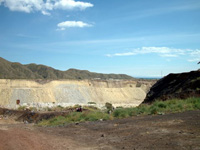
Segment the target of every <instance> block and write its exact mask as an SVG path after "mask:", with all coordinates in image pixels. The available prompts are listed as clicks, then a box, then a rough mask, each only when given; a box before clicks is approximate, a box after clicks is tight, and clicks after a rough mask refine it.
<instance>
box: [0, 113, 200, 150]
mask: <svg viewBox="0 0 200 150" xmlns="http://www.w3.org/2000/svg"><path fill="white" fill-rule="evenodd" d="M0 139H1V140H0V150H36V149H37V150H52V149H53V150H54V149H55V150H76V149H81V150H115V149H116V150H118V149H129V150H134V149H135V150H144V149H151V150H152V149H157V150H160V149H162V150H163V149H169V150H171V149H173V150H180V149H186V150H188V149H192V150H200V111H188V112H184V113H177V114H167V115H156V116H138V117H133V118H126V119H117V120H112V121H97V122H85V123H79V124H78V123H77V124H69V125H67V126H64V127H38V126H36V125H34V124H24V123H22V122H16V121H15V120H13V119H12V118H3V117H1V119H0Z"/></svg>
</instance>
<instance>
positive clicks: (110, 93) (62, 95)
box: [0, 79, 155, 109]
mask: <svg viewBox="0 0 200 150" xmlns="http://www.w3.org/2000/svg"><path fill="white" fill-rule="evenodd" d="M154 83H155V81H152V80H114V79H113V80H112V79H110V80H98V79H94V80H22V79H20V80H19V79H0V95H1V97H0V106H1V107H5V108H11V109H17V108H18V107H20V106H27V107H36V108H45V107H55V106H62V107H67V106H74V105H76V104H79V105H88V104H90V103H93V104H95V106H97V107H103V106H104V105H105V103H106V102H109V103H112V104H113V106H115V107H117V106H123V107H129V106H133V107H134V106H138V105H139V104H140V103H142V101H143V100H144V98H145V97H146V94H147V92H148V91H149V89H150V87H151V86H152V85H153V84H154Z"/></svg>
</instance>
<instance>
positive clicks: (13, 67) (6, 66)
mask: <svg viewBox="0 0 200 150" xmlns="http://www.w3.org/2000/svg"><path fill="white" fill-rule="evenodd" d="M95 78H96V79H97V78H98V79H127V80H133V79H134V78H133V77H131V76H128V75H125V74H101V73H93V72H89V71H87V70H77V69H69V70H67V71H60V70H56V69H54V68H51V67H48V66H45V65H37V64H28V65H22V64H20V63H13V62H9V61H7V60H5V59H3V58H1V57H0V79H54V80H55V79H95Z"/></svg>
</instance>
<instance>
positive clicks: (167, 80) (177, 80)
mask: <svg viewBox="0 0 200 150" xmlns="http://www.w3.org/2000/svg"><path fill="white" fill-rule="evenodd" d="M188 97H200V70H197V71H191V72H185V73H181V74H169V75H167V76H166V77H164V78H162V79H160V80H159V81H157V83H156V84H154V85H153V86H152V87H151V89H150V91H149V92H148V94H147V96H146V98H145V100H144V102H143V103H152V102H154V101H155V100H157V99H159V100H163V101H165V100H168V99H172V98H179V99H185V98H188Z"/></svg>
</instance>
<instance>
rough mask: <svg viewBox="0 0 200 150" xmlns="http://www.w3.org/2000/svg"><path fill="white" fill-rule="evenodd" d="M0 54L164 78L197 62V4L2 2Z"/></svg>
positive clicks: (157, 0) (176, 0)
mask: <svg viewBox="0 0 200 150" xmlns="http://www.w3.org/2000/svg"><path fill="white" fill-rule="evenodd" d="M0 57H3V58H5V59H7V60H9V61H12V62H20V63H22V64H29V63H36V64H44V65H47V66H51V67H53V68H55V69H59V70H67V69H69V68H76V69H81V70H89V71H92V72H99V73H121V74H128V75H131V76H134V77H163V76H165V75H167V74H169V73H180V72H188V71H192V70H197V69H199V68H200V65H197V63H198V62H199V61H200V0H168V1H166V0H79V1H77V0H0Z"/></svg>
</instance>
